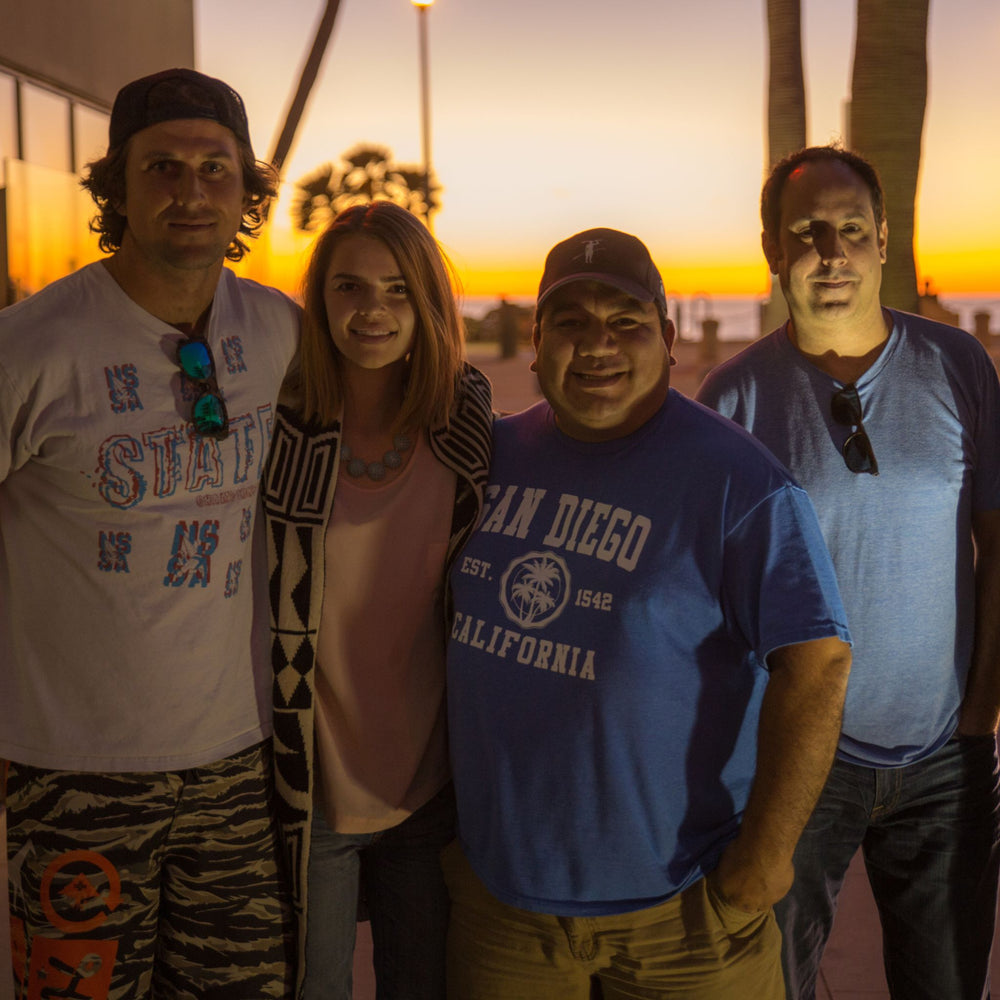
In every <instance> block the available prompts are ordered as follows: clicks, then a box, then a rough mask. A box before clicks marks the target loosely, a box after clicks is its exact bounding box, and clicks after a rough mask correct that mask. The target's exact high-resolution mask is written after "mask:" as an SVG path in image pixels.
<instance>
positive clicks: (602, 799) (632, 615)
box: [448, 392, 847, 915]
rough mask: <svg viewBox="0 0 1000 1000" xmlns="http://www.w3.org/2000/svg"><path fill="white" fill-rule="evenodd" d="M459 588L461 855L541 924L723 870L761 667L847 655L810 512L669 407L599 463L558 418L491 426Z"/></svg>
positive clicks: (707, 417) (455, 685) (763, 468)
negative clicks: (485, 480) (775, 660)
mask: <svg viewBox="0 0 1000 1000" xmlns="http://www.w3.org/2000/svg"><path fill="white" fill-rule="evenodd" d="M451 584H452V589H453V593H454V607H455V617H454V621H453V626H452V630H451V640H450V644H449V663H448V702H449V726H450V734H451V750H452V758H453V763H454V772H455V782H456V789H457V793H458V801H459V835H460V838H461V842H462V846H463V849H464V851H465V853H466V855H467V856H468V858H469V860H470V862H471V863H472V865H473V867H474V869H475V870H476V872H477V873H478V875H479V876H480V878H482V880H483V881H484V883H485V884H486V886H487V887H488V888H489V889H490V891H491V892H492V893H493V894H494V895H495V896H497V897H498V898H499V899H501V900H503V901H505V902H507V903H509V904H510V905H514V906H519V907H522V908H525V909H531V910H536V911H541V912H547V913H557V914H564V915H573V914H587V913H612V912H621V911H626V910H632V909H637V908H640V907H643V906H648V905H652V904H654V903H656V902H658V901H660V900H662V899H665V898H668V897H669V896H671V895H673V894H674V893H676V892H678V891H680V890H681V889H683V888H684V887H685V886H687V885H689V884H690V883H692V882H693V881H695V880H696V879H698V878H699V877H701V875H703V874H704V873H705V872H707V871H709V870H711V868H712V867H714V865H715V863H716V862H717V860H718V856H719V854H720V853H721V851H722V849H723V848H724V846H725V845H726V844H727V843H728V842H729V841H730V840H731V839H732V838H733V836H734V835H735V833H736V830H737V828H738V825H739V821H740V817H741V814H742V811H743V808H744V806H745V803H746V799H747V794H748V791H749V787H750V783H751V781H752V779H753V773H754V766H755V746H756V731H757V721H758V711H759V705H760V699H761V696H762V694H763V690H764V687H765V685H766V680H767V673H766V669H765V663H764V661H765V657H766V656H767V654H768V653H769V652H770V651H771V650H773V649H775V648H776V647H779V646H783V645H787V644H790V643H795V642H803V641H806V640H810V639H817V638H820V637H825V636H831V635H837V636H840V637H842V638H847V632H846V628H845V625H844V614H843V610H842V608H841V605H840V600H839V596H838V594H837V589H836V583H835V580H834V575H833V570H832V566H831V564H830V561H829V556H828V555H827V552H826V549H825V546H824V545H823V541H822V537H821V535H820V531H819V526H818V524H817V522H816V518H815V514H814V512H813V510H812V507H811V505H810V503H809V501H808V498H807V497H806V496H805V494H804V493H803V492H802V490H800V489H799V488H798V487H797V486H795V485H794V484H793V483H792V482H791V480H790V479H789V477H788V475H787V473H786V472H785V471H784V470H783V469H782V468H781V467H780V466H779V465H778V463H777V462H775V461H774V460H773V458H772V457H771V456H770V455H769V454H768V453H767V452H766V451H765V450H764V449H763V448H762V447H761V446H760V445H759V444H758V443H757V442H755V441H753V440H752V439H751V438H750V437H749V436H748V435H746V434H745V433H744V432H742V431H741V430H739V429H738V428H735V427H734V426H733V425H731V424H729V423H728V422H727V421H724V420H722V419H720V418H719V417H718V416H717V415H716V414H714V413H711V412H710V411H708V410H706V409H705V408H704V407H701V406H699V405H698V404H696V403H693V402H691V401H690V400H687V399H685V398H684V397H683V396H681V395H679V394H677V393H675V392H671V393H670V395H669V397H668V400H667V402H666V404H665V405H664V406H663V408H662V409H661V410H660V411H659V413H657V414H656V416H654V417H653V419H651V420H650V421H649V422H648V423H647V424H645V425H644V426H643V427H641V428H640V429H639V430H638V431H637V432H635V433H634V434H631V435H629V436H628V437H626V438H622V439H619V440H615V441H609V442H601V443H585V442H581V441H576V440H574V439H572V438H569V437H567V436H566V435H564V434H562V433H561V432H560V431H559V430H558V429H557V428H556V426H555V423H554V420H553V416H552V411H551V409H550V408H549V407H548V405H547V404H545V403H540V404H538V405H537V406H535V407H533V408H532V409H530V410H528V411H526V412H525V413H523V414H519V415H517V416H515V417H510V418H506V419H504V420H501V421H499V422H498V424H497V427H496V437H495V452H494V464H493V470H492V474H491V484H490V487H489V489H488V493H487V508H486V510H485V512H484V517H483V520H482V523H481V525H480V527H479V529H478V530H477V532H476V533H475V535H474V536H473V537H472V539H471V540H470V542H469V544H468V545H467V547H466V549H465V551H464V553H463V554H462V556H461V557H460V558H459V560H458V562H457V564H456V567H455V570H454V571H453V573H452V578H451Z"/></svg>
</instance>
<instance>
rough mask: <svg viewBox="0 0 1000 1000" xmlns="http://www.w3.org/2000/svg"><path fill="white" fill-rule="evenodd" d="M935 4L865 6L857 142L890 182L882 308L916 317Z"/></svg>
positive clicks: (857, 62) (898, 0)
mask: <svg viewBox="0 0 1000 1000" xmlns="http://www.w3.org/2000/svg"><path fill="white" fill-rule="evenodd" d="M928 5H929V0H858V24H857V38H856V40H855V44H854V71H853V75H852V79H851V91H852V95H851V115H850V136H849V144H850V145H851V147H852V148H854V149H856V150H857V151H858V152H860V153H862V154H863V155H864V156H866V157H867V158H868V159H870V160H871V161H872V162H873V163H874V164H875V166H876V167H877V168H878V171H879V173H880V175H881V177H882V185H883V187H884V188H885V209H886V216H887V218H888V220H889V246H888V259H887V261H886V264H885V267H884V269H883V271H882V302H883V303H884V304H885V305H889V306H894V307H896V308H897V309H906V310H909V311H911V312H916V311H917V310H918V308H919V302H920V297H919V294H918V291H917V273H916V264H915V261H914V254H913V216H914V205H915V202H916V197H917V178H918V175H919V172H920V144H921V134H922V132H923V125H924V109H925V106H926V103H927V11H928Z"/></svg>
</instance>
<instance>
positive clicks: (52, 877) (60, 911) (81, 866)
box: [41, 851, 121, 934]
mask: <svg viewBox="0 0 1000 1000" xmlns="http://www.w3.org/2000/svg"><path fill="white" fill-rule="evenodd" d="M41 897H42V909H43V910H44V911H45V916H47V917H48V918H49V921H50V923H51V924H52V926H53V927H55V928H57V929H58V930H61V931H63V932H64V933H66V934H84V933H86V932H87V931H92V930H93V929H94V928H95V927H100V925H101V924H103V923H104V921H105V920H107V919H108V915H109V914H110V913H113V912H114V911H115V910H116V909H117V908H118V905H119V903H121V879H120V878H119V876H118V870H117V869H116V868H115V866H114V865H113V864H111V862H110V861H108V859H107V858H105V857H104V856H103V855H100V854H98V853H96V851H67V852H66V853H65V854H61V855H60V856H59V857H58V858H56V859H55V861H53V862H52V863H51V864H50V865H49V866H48V868H46V869H45V874H44V875H42V886H41Z"/></svg>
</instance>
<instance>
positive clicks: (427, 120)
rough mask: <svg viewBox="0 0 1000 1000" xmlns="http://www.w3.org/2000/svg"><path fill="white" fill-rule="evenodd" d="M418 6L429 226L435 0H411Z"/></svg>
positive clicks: (421, 107)
mask: <svg viewBox="0 0 1000 1000" xmlns="http://www.w3.org/2000/svg"><path fill="white" fill-rule="evenodd" d="M410 2H411V3H412V4H413V6H414V7H416V8H417V31H418V34H419V38H420V120H421V142H422V145H423V154H424V205H425V206H426V207H427V228H428V229H433V227H432V226H431V101H430V72H429V69H428V58H427V10H428V8H429V7H430V6H431V4H432V3H434V0H410Z"/></svg>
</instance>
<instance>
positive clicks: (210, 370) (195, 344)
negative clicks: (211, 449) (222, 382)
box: [177, 337, 229, 441]
mask: <svg viewBox="0 0 1000 1000" xmlns="http://www.w3.org/2000/svg"><path fill="white" fill-rule="evenodd" d="M177 364H178V365H180V369H181V371H182V372H183V373H184V374H185V375H186V376H187V377H188V378H189V379H190V380H191V381H192V382H193V383H194V384H195V385H196V386H197V387H198V389H199V390H200V391H199V394H198V396H197V397H196V399H195V401H194V406H193V407H192V409H191V422H192V423H193V424H194V429H195V431H197V433H198V434H200V435H201V436H202V437H210V438H215V439H216V440H217V441H222V440H224V439H225V438H227V437H228V436H229V413H228V412H227V410H226V403H225V401H224V400H223V398H222V393H221V392H219V383H218V382H217V381H216V377H215V358H214V357H213V356H212V348H211V347H209V346H208V343H207V342H206V341H204V340H199V339H197V338H195V337H188V338H187V339H186V340H182V341H181V342H180V343H179V344H178V345H177Z"/></svg>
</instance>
